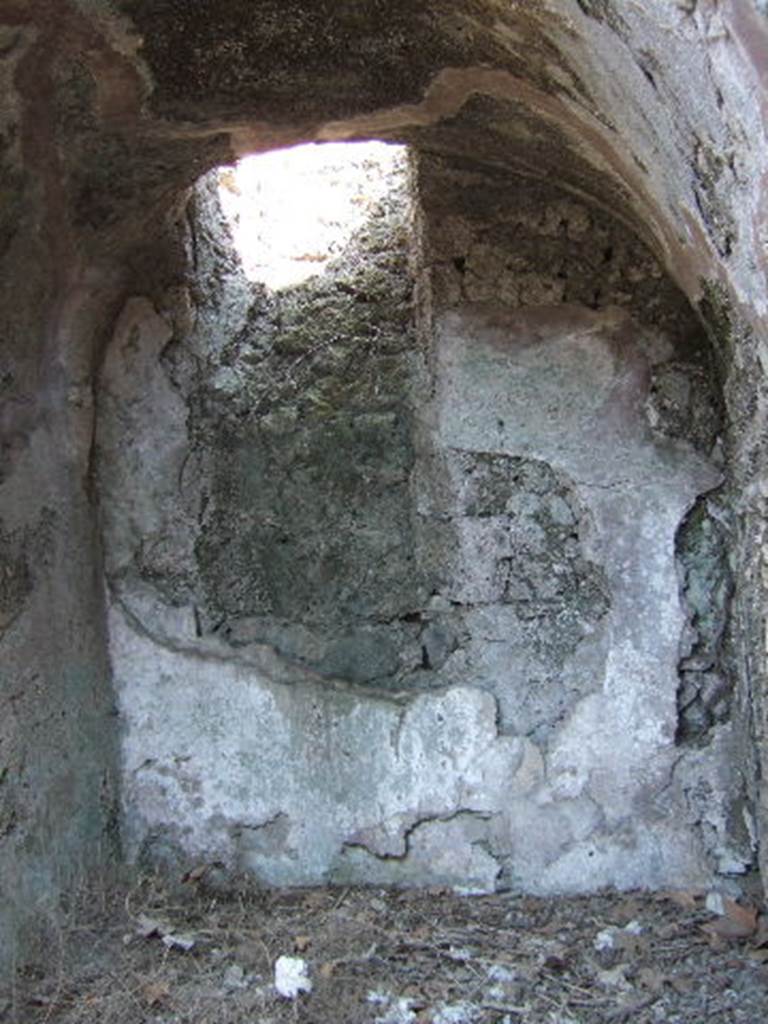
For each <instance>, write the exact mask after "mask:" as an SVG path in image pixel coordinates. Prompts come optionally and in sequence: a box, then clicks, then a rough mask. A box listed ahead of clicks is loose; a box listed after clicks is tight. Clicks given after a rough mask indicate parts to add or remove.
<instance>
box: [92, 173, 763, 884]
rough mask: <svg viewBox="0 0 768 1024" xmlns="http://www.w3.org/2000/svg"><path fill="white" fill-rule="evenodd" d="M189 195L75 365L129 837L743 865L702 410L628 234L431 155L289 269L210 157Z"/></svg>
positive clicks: (505, 873)
mask: <svg viewBox="0 0 768 1024" xmlns="http://www.w3.org/2000/svg"><path fill="white" fill-rule="evenodd" d="M412 191H414V195H415V196H418V206H419V209H418V216H416V214H415V212H414V211H413V209H412V206H413V201H414V198H413V197H412V195H411V192H412ZM187 219H188V222H189V223H190V225H191V226H192V227H191V231H190V244H193V246H194V251H193V252H192V251H191V252H190V267H191V268H193V269H194V280H193V282H192V285H191V287H190V290H189V296H190V300H189V301H190V302H192V303H193V305H192V306H191V309H190V310H188V313H189V314H190V315H188V316H187V317H186V318H179V316H178V313H177V312H176V313H175V312H174V302H176V303H177V305H178V302H179V298H178V296H171V297H170V298H169V304H168V307H167V308H166V309H165V310H158V309H155V308H153V307H152V305H151V304H150V303H149V302H148V301H147V300H145V299H139V298H136V299H132V300H131V301H130V302H129V303H128V304H127V306H126V308H125V309H124V311H123V314H122V316H121V319H120V322H119V324H118V327H117V330H116V333H115V337H114V338H113V340H112V342H111V345H110V347H109V349H108V351H107V355H106V358H105V361H104V364H103V368H102V372H101V378H100V388H99V402H98V405H99V424H98V429H97V435H96V436H97V466H98V472H97V485H98V493H99V497H100V502H101V516H102V522H103V524H104V539H103V546H104V551H105V558H106V565H107V578H108V587H109V593H110V595H111V607H112V610H111V613H110V633H111V641H110V643H111V651H112V661H113V669H114V673H115V680H116V685H117V688H118V692H119V700H120V708H121V717H122V719H123V722H124V724H125V732H124V736H123V780H124V781H123V800H124V831H125V838H126V842H127V844H128V845H127V849H128V852H129V856H131V857H132V858H139V859H143V860H145V861H148V862H157V861H160V862H162V863H165V864H174V865H176V866H177V867H178V866H179V865H183V864H186V863H187V862H189V861H190V860H192V859H198V858H207V859H211V860H213V859H215V860H220V861H222V862H224V863H225V864H226V865H227V867H228V868H229V869H230V870H243V869H246V870H248V871H250V872H252V873H254V874H255V875H256V877H257V878H259V879H260V880H261V881H264V882H268V883H272V884H284V883H291V884H298V883H310V882H320V881H337V882H342V881H355V880H356V881H374V882H389V883H394V884H443V883H448V884H453V885H457V886H459V887H463V888H467V889H473V890H475V889H480V890H487V889H492V888H494V887H495V886H497V885H499V884H501V885H510V884H511V885H514V886H516V887H520V888H523V889H525V890H528V891H538V892H560V891H566V890H567V891H583V890H589V889H595V888H598V887H600V886H604V885H609V884H611V885H617V886H619V887H623V888H628V887H632V886H638V885H645V886H663V885H683V884H703V883H704V882H706V881H707V880H710V879H711V878H712V877H714V875H715V874H716V873H717V872H718V871H722V872H725V873H726V874H734V873H736V874H738V873H742V872H743V871H745V870H748V868H749V867H750V865H751V864H752V862H753V857H754V851H753V849H752V847H751V844H750V840H749V837H748V836H745V834H744V829H743V827H742V828H734V825H733V822H734V815H733V813H732V812H733V807H734V806H735V805H737V804H738V805H739V806H741V804H740V803H739V802H740V801H743V798H744V793H743V790H742V787H741V786H740V784H739V782H738V780H737V779H736V777H735V776H734V775H732V774H731V773H730V770H729V766H728V754H729V750H730V748H731V746H732V745H733V743H734V733H733V727H732V725H731V723H730V718H731V715H730V694H731V691H732V684H733V679H732V676H731V675H730V674H729V671H730V668H729V666H728V665H727V664H726V661H725V660H724V658H723V657H721V647H722V636H723V632H724V619H725V615H726V607H727V601H728V598H729V596H730V584H729V577H728V572H727V568H726V566H725V564H724V562H723V554H722V551H723V548H724V546H725V545H726V538H724V537H721V533H720V532H719V531H722V530H724V529H725V527H724V526H723V525H722V524H721V523H720V522H719V520H717V519H716V518H713V515H712V514H711V512H710V510H709V506H708V505H707V502H711V501H714V498H711V497H708V498H706V499H705V498H703V497H701V496H702V495H705V494H706V495H711V494H713V493H714V492H715V491H716V489H717V488H718V487H719V486H720V484H721V483H722V479H723V476H722V471H721V468H720V464H721V461H722V456H721V447H722V442H721V438H720V432H721V427H722V422H721V401H720V397H719V391H718V388H717V384H716V380H715V374H714V370H713V367H712V365H711V358H710V350H709V344H708V342H707V340H706V338H705V336H704V335H703V333H702V331H701V328H700V326H699V324H698V322H697V321H696V320H695V318H694V317H693V314H692V312H691V311H690V309H689V308H688V307H687V306H686V303H685V301H684V300H683V298H682V296H681V295H680V293H679V292H678V291H677V289H676V288H675V287H674V286H673V285H672V284H671V283H670V282H669V280H668V279H667V278H666V277H665V276H664V274H663V272H662V271H661V269H660V267H659V266H658V264H657V263H656V262H655V260H654V259H653V257H652V256H651V255H650V253H649V252H648V251H647V249H646V248H645V247H644V246H643V245H642V244H641V243H639V242H638V241H637V240H635V239H633V238H632V236H631V235H629V234H628V233H627V231H626V229H625V228H623V227H622V226H621V225H619V224H617V223H616V222H613V221H611V220H610V219H609V218H608V217H606V216H605V215H604V214H601V213H600V212H599V211H595V210H592V209H590V208H589V207H586V206H584V205H583V204H580V203H578V202H576V201H575V200H573V199H572V198H568V197H567V196H565V195H564V194H562V193H559V192H557V191H556V190H553V189H545V188H542V187H541V186H538V185H526V184H524V183H520V182H519V181H517V180H510V179H509V178H507V177H505V176H503V175H494V174H492V173H489V172H488V171H481V170H479V169H478V168H472V167H467V166H466V165H461V164H457V165H454V164H449V163H447V162H446V161H444V160H435V159H433V158H429V157H427V156H423V157H421V158H419V160H418V174H417V177H416V178H415V179H413V180H412V179H411V175H409V174H408V173H406V170H405V168H402V171H401V176H400V178H399V179H398V180H396V181H393V183H392V189H391V191H390V193H389V195H388V196H387V198H386V199H385V200H384V201H383V203H382V204H381V205H380V207H379V208H378V209H377V210H376V211H375V213H374V215H373V216H372V218H371V219H370V221H369V223H368V224H367V225H366V227H365V228H364V229H363V230H362V231H360V232H359V233H358V235H357V236H356V237H355V239H354V240H353V242H352V243H351V244H350V245H349V246H348V248H347V250H346V251H345V253H344V254H343V255H342V256H341V257H340V258H339V259H338V260H336V261H335V263H334V264H333V266H332V269H331V270H329V271H328V272H326V273H325V274H321V275H319V276H317V277H315V278H311V279H310V280H309V281H308V282H306V283H305V284H302V285H299V286H295V287H292V288H287V289H283V290H280V291H276V292H269V291H268V290H267V289H265V288H264V287H263V286H259V285H255V286H249V285H247V284H246V282H245V281H244V279H243V278H242V276H241V274H240V272H239V269H238V267H237V265H236V263H235V261H234V255H233V252H232V250H231V245H230V244H229V239H228V237H227V230H226V226H225V224H224V222H223V220H222V217H221V213H220V211H219V210H218V208H217V206H216V197H215V193H214V191H213V188H212V181H211V179H208V180H206V181H203V182H202V183H201V184H200V185H199V186H198V187H197V189H196V191H195V193H194V195H193V197H192V198H191V199H190V206H189V208H188V211H187ZM416 283H418V288H417V291H416V293H414V285H415V284H416ZM718 545H719V546H718ZM681 657H682V660H681ZM694 741H695V753H694V754H693V755H691V756H689V755H687V753H686V744H688V745H691V744H694ZM704 783H706V785H707V787H708V805H707V808H706V812H707V814H708V823H709V824H708V826H707V829H706V830H705V829H702V827H701V823H700V817H701V814H702V813H703V810H702V807H701V806H700V803H701V795H700V790H701V787H702V785H704Z"/></svg>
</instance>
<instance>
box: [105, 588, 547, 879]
mask: <svg viewBox="0 0 768 1024" xmlns="http://www.w3.org/2000/svg"><path fill="white" fill-rule="evenodd" d="M110 631H111V651H112V659H113V665H114V668H115V676H116V683H117V687H118V692H119V695H120V710H121V716H122V718H123V722H124V734H123V771H124V786H123V800H124V806H125V820H126V841H127V846H128V852H129V855H130V856H132V857H136V855H137V854H138V852H139V851H140V849H141V847H142V844H143V843H144V842H145V841H147V839H148V838H150V837H152V836H163V837H166V838H167V839H169V840H171V841H172V842H175V843H177V844H178V846H179V848H180V850H181V851H183V852H184V853H186V854H188V855H189V856H207V857H217V858H220V859H223V860H225V861H226V862H227V863H228V864H231V865H233V866H237V867H240V868H248V869H250V870H252V871H253V872H255V874H256V875H257V877H259V878H260V879H261V880H262V881H264V882H267V883H270V884H276V885H280V884H304V883H312V882H322V881H325V880H327V879H328V878H329V877H330V875H331V873H332V870H333V869H334V865H335V864H336V862H337V859H338V857H339V856H340V854H341V852H342V850H343V849H344V847H345V845H346V844H349V843H351V844H355V845H358V846H361V847H365V848H368V849H370V850H371V851H372V855H375V856H378V857H381V858H385V859H386V858H387V857H395V856H398V855H401V854H402V853H403V852H404V850H405V846H406V835H407V833H408V832H409V831H410V830H412V829H413V828H414V826H415V824H416V823H419V822H424V823H427V822H429V821H430V820H432V819H441V820H444V819H449V818H451V817H452V816H454V815H460V814H465V813H466V814H468V815H469V817H468V818H467V825H466V827H465V826H464V824H463V822H462V820H461V819H458V824H456V825H452V826H451V827H450V828H446V827H443V826H440V833H441V836H442V838H443V839H446V838H450V840H451V842H450V843H449V844H447V845H446V844H443V846H444V848H443V852H442V856H443V861H442V862H441V866H440V869H439V870H440V872H441V875H440V877H441V878H443V880H444V881H447V882H449V883H450V884H454V883H455V884H457V885H458V884H464V883H465V882H466V879H467V877H468V876H467V865H477V864H478V862H479V861H481V862H482V865H481V867H482V872H483V877H488V875H489V872H491V871H493V875H494V877H495V874H496V873H497V865H495V863H493V858H492V857H489V856H488V855H482V856H481V855H480V854H478V853H477V851H476V850H475V848H474V846H473V844H474V843H475V842H476V840H477V835H476V834H475V833H474V832H473V828H474V824H473V823H474V821H475V819H474V817H473V815H481V816H492V815H494V814H497V813H498V812H499V811H500V810H501V809H502V808H503V807H504V805H505V803H506V794H507V787H508V786H509V785H510V783H511V782H513V780H514V778H515V773H516V771H517V769H518V767H519V766H520V762H521V758H522V755H523V751H524V744H523V743H521V741H520V740H518V739H516V738H511V737H509V738H507V737H499V736H498V735H497V729H496V705H495V700H494V698H493V697H492V696H491V695H490V694H488V693H485V692H483V691H481V690H478V689H473V688H470V687H456V688H452V689H449V690H447V691H445V692H440V693H435V694H422V695H419V696H417V697H415V698H414V699H412V700H410V701H409V702H407V703H403V704H398V703H396V702H395V701H388V700H384V699H380V698H361V697H360V696H359V695H356V694H353V693H349V692H344V691H335V690H333V689H332V688H329V687H328V686H327V685H324V684H316V683H307V684H301V685H294V686H284V685H279V684H275V683H271V682H270V681H268V680H267V679H266V678H264V677H261V676H259V675H258V674H257V673H256V672H255V671H254V670H253V669H252V668H249V667H246V666H243V665H238V664H236V663H233V662H232V661H221V660H219V659H217V658H213V657H207V658H206V657H201V656H199V655H195V654H190V653H187V652H184V651H170V650H167V649H165V648H162V647H159V646H158V645H156V644H155V643H154V642H153V641H152V640H151V639H149V638H148V637H146V636H144V635H142V634H140V633H138V632H136V631H134V629H133V628H132V627H131V625H130V623H129V622H128V620H127V619H126V617H125V615H124V613H123V612H122V611H121V610H120V609H119V608H118V607H115V608H113V610H112V613H111V616H110ZM528 760H529V759H528ZM529 773H530V768H529V767H528V765H527V763H526V767H525V774H526V777H527V776H528V774H529ZM481 820H482V819H481ZM424 835H428V832H427V833H424ZM427 845H428V846H429V848H430V851H431V853H430V855H429V856H427V855H426V854H425V856H424V857H422V858H421V861H422V870H417V869H414V872H413V878H412V881H414V882H426V881H427V880H428V879H429V878H430V877H433V874H432V871H433V868H432V866H431V863H432V862H431V860H430V858H431V857H432V855H433V854H435V851H436V849H437V847H436V845H435V844H434V843H428V844H427ZM474 870H475V868H474V867H473V868H472V871H474ZM472 871H470V875H471V874H472Z"/></svg>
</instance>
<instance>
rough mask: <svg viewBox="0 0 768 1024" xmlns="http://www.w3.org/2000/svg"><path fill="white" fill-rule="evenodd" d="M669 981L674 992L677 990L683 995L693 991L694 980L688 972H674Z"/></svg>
mask: <svg viewBox="0 0 768 1024" xmlns="http://www.w3.org/2000/svg"><path fill="white" fill-rule="evenodd" d="M669 981H670V984H671V985H672V988H673V989H674V990H675V992H679V993H680V995H683V996H685V995H688V993H689V992H692V991H693V988H694V980H693V978H692V977H691V975H690V974H674V975H672V977H671V978H670V979H669Z"/></svg>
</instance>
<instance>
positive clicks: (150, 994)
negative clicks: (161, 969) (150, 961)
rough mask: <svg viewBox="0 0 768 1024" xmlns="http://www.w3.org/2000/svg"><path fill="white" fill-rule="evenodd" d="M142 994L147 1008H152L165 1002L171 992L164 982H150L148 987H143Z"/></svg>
mask: <svg viewBox="0 0 768 1024" xmlns="http://www.w3.org/2000/svg"><path fill="white" fill-rule="evenodd" d="M141 993H142V995H143V996H144V999H145V1001H146V1003H147V1006H150V1007H152V1006H157V1005H158V1004H159V1003H162V1002H165V1000H166V999H167V998H168V997H169V996H170V994H171V990H170V988H169V987H168V986H167V985H166V984H165V982H164V981H149V982H147V984H146V985H144V986H142V989H141Z"/></svg>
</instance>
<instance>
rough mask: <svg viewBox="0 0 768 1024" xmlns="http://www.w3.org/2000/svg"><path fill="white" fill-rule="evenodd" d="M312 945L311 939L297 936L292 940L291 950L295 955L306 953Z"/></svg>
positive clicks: (306, 936)
mask: <svg viewBox="0 0 768 1024" xmlns="http://www.w3.org/2000/svg"><path fill="white" fill-rule="evenodd" d="M311 945H312V939H310V937H309V936H308V935H297V936H295V938H294V940H293V948H294V950H295V951H296V952H297V953H306V951H307V950H308V949H309V947H310V946H311Z"/></svg>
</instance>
